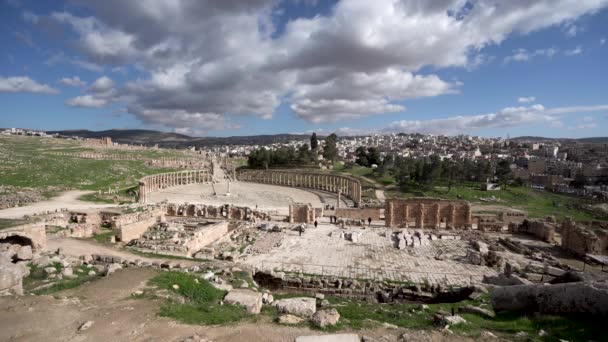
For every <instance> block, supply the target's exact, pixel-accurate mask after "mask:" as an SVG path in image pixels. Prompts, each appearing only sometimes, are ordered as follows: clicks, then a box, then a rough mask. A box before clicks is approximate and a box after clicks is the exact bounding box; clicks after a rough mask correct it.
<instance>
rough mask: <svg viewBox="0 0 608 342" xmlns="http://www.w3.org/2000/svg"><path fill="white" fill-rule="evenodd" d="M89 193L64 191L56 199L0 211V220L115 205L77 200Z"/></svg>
mask: <svg viewBox="0 0 608 342" xmlns="http://www.w3.org/2000/svg"><path fill="white" fill-rule="evenodd" d="M88 193H90V191H82V190H73V191H66V192H64V193H62V194H61V195H59V196H57V197H53V198H51V199H49V200H46V201H42V202H36V203H32V204H30V205H27V206H23V207H16V208H9V209H3V210H0V218H5V219H18V218H22V217H23V216H24V215H32V214H36V213H42V212H48V211H56V210H61V209H64V208H66V209H69V210H85V209H95V208H108V207H115V206H116V205H115V204H96V203H91V202H85V201H81V200H79V199H78V198H79V197H80V196H82V195H85V194H88Z"/></svg>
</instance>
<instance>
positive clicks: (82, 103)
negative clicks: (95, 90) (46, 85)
mask: <svg viewBox="0 0 608 342" xmlns="http://www.w3.org/2000/svg"><path fill="white" fill-rule="evenodd" d="M65 104H66V105H68V106H70V107H86V108H101V107H103V106H105V105H107V104H108V101H107V100H105V99H102V98H98V97H95V96H93V95H90V94H88V95H82V96H77V97H74V98H71V99H67V100H66V101H65Z"/></svg>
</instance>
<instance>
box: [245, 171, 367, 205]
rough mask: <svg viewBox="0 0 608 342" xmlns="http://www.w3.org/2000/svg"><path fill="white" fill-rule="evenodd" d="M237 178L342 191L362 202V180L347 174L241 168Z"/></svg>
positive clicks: (357, 201) (354, 199)
mask: <svg viewBox="0 0 608 342" xmlns="http://www.w3.org/2000/svg"><path fill="white" fill-rule="evenodd" d="M237 179H238V180H240V181H244V182H254V183H263V184H272V185H282V186H289V187H298V188H308V189H315V190H322V191H328V192H333V193H336V194H337V193H341V194H342V195H343V196H346V197H347V198H350V199H351V200H352V201H353V202H354V203H355V206H356V207H358V206H359V204H361V182H359V181H358V180H357V179H355V178H352V177H347V176H339V175H332V174H328V173H320V172H312V171H305V170H249V169H245V170H240V171H239V172H238V174H237Z"/></svg>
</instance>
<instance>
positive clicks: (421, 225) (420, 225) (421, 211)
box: [416, 203, 425, 228]
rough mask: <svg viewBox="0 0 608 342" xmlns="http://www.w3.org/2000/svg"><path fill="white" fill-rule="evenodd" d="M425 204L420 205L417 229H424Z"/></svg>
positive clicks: (417, 214)
mask: <svg viewBox="0 0 608 342" xmlns="http://www.w3.org/2000/svg"><path fill="white" fill-rule="evenodd" d="M424 207H425V206H424V204H422V203H420V204H419V205H418V212H417V213H416V228H424V212H425V210H424V209H425V208H424Z"/></svg>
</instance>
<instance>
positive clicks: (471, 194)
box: [388, 186, 600, 221]
mask: <svg viewBox="0 0 608 342" xmlns="http://www.w3.org/2000/svg"><path fill="white" fill-rule="evenodd" d="M420 192H423V195H424V196H428V197H437V198H444V199H452V200H454V199H463V200H466V201H469V202H472V203H476V204H479V205H482V206H484V205H486V206H488V205H501V206H505V207H510V208H514V209H520V210H523V211H526V212H527V213H528V215H529V216H530V217H535V218H544V217H547V216H550V215H553V216H555V217H556V218H558V219H563V218H565V217H567V216H570V217H572V218H573V219H574V220H577V221H579V220H591V219H596V218H598V219H599V218H600V217H595V216H594V215H592V214H589V213H587V212H584V211H581V210H578V209H576V208H575V205H576V204H579V203H580V202H581V199H580V198H576V197H572V196H568V195H560V194H554V193H551V192H547V191H542V190H535V189H531V188H526V187H508V188H507V189H506V190H499V191H482V190H479V188H478V187H477V186H453V187H452V189H451V190H450V191H448V188H447V187H433V188H432V189H430V190H426V191H424V190H420V189H412V190H410V191H407V192H402V191H399V190H392V191H389V192H388V195H389V196H390V197H402V198H408V197H416V196H417V195H420ZM492 196H494V197H496V198H497V199H499V201H497V202H482V201H480V200H479V198H489V197H492ZM554 203H555V204H556V205H555V206H554Z"/></svg>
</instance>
